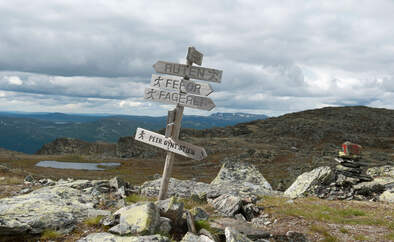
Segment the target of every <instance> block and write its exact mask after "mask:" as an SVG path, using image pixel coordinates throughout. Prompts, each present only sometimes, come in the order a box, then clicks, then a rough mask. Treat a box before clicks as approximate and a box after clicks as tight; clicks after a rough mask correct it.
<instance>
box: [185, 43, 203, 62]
mask: <svg viewBox="0 0 394 242" xmlns="http://www.w3.org/2000/svg"><path fill="white" fill-rule="evenodd" d="M202 57H203V54H202V53H201V52H199V51H197V50H196V48H194V47H189V49H188V50H187V56H186V59H187V60H188V61H190V62H191V63H195V64H197V65H199V66H201V64H202Z"/></svg>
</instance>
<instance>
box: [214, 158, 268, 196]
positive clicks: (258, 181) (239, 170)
mask: <svg viewBox="0 0 394 242" xmlns="http://www.w3.org/2000/svg"><path fill="white" fill-rule="evenodd" d="M221 183H235V184H240V183H243V184H245V186H248V185H249V184H253V185H259V186H261V187H263V188H264V189H267V190H272V187H271V185H270V184H269V183H268V181H267V180H266V179H265V178H264V176H263V175H262V174H261V173H260V172H259V170H258V169H257V168H256V167H255V166H254V165H252V164H249V163H246V162H240V161H230V160H228V161H226V162H225V163H224V164H223V165H222V168H221V169H220V171H219V173H218V174H217V176H216V177H215V179H213V181H212V182H211V184H221Z"/></svg>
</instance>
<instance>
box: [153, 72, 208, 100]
mask: <svg viewBox="0 0 394 242" xmlns="http://www.w3.org/2000/svg"><path fill="white" fill-rule="evenodd" d="M150 85H151V87H155V88H161V89H169V90H178V91H179V88H180V89H181V92H185V93H190V94H196V95H201V96H208V95H209V94H211V93H212V92H213V89H212V87H211V85H209V83H199V82H195V81H192V80H185V79H183V78H182V77H179V76H167V75H156V74H153V75H152V79H151V80H150Z"/></svg>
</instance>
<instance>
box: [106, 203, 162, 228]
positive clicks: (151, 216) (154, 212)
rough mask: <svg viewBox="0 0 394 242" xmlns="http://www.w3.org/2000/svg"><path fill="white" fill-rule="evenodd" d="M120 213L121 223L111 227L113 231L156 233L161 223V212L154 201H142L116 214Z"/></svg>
mask: <svg viewBox="0 0 394 242" xmlns="http://www.w3.org/2000/svg"><path fill="white" fill-rule="evenodd" d="M118 214H120V219H119V224H118V225H116V226H115V227H113V228H111V232H114V233H118V234H120V235H125V234H134V235H149V234H154V233H155V232H156V230H157V229H158V226H159V225H160V214H159V209H158V208H157V206H156V205H155V204H154V203H152V202H141V203H135V204H133V205H130V206H127V207H124V208H121V209H119V210H118V211H116V212H115V213H114V216H116V215H118Z"/></svg>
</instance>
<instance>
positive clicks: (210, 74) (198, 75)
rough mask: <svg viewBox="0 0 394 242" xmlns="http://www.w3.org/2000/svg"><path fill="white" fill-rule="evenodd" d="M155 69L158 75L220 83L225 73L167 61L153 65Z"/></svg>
mask: <svg viewBox="0 0 394 242" xmlns="http://www.w3.org/2000/svg"><path fill="white" fill-rule="evenodd" d="M153 68H154V69H155V71H156V72H158V73H163V74H169V75H175V76H181V77H185V76H187V77H189V78H192V79H198V80H205V81H211V82H220V81H221V79H222V74H223V71H221V70H216V69H211V68H205V67H199V66H192V65H184V64H178V63H172V62H166V61H158V62H156V64H154V65H153Z"/></svg>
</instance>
